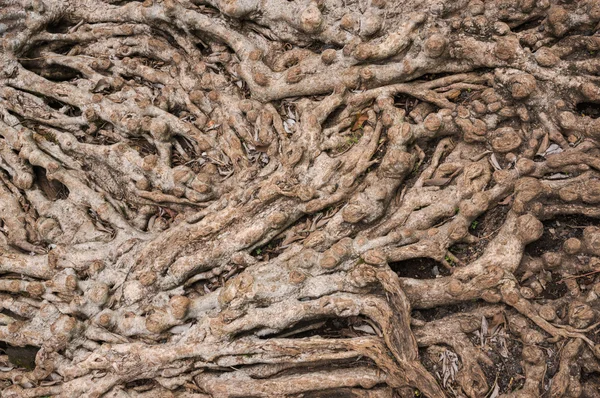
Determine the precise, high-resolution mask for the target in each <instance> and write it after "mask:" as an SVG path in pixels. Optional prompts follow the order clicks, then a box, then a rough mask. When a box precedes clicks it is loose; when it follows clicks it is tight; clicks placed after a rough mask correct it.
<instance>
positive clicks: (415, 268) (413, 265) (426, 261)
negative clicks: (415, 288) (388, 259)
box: [390, 257, 450, 279]
mask: <svg viewBox="0 0 600 398" xmlns="http://www.w3.org/2000/svg"><path fill="white" fill-rule="evenodd" d="M390 268H391V269H392V270H393V271H394V272H395V273H396V274H397V275H398V276H399V277H400V278H415V279H432V278H437V277H438V276H449V275H450V271H448V269H447V268H446V267H444V266H443V265H442V264H440V263H439V262H437V261H435V260H433V259H431V258H425V257H421V258H412V259H410V260H405V261H398V262H395V263H390Z"/></svg>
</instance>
